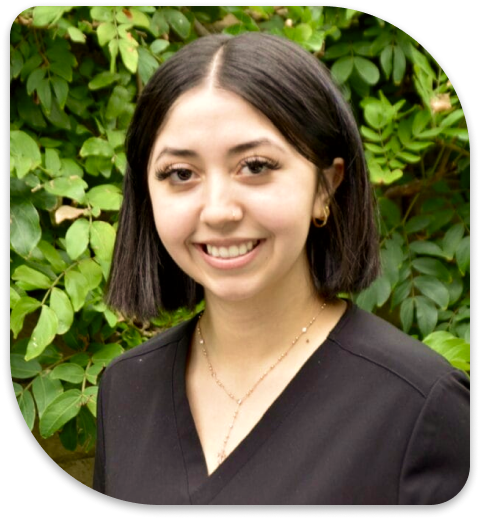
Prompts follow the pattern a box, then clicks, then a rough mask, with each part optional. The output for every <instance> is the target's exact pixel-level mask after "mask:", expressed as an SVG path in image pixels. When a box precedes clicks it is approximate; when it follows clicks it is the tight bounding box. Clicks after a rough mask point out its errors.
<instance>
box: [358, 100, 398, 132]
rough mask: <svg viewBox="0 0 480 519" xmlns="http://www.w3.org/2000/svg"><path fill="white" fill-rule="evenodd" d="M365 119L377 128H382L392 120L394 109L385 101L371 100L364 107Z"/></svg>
mask: <svg viewBox="0 0 480 519" xmlns="http://www.w3.org/2000/svg"><path fill="white" fill-rule="evenodd" d="M364 115H365V120H366V121H367V123H368V124H369V125H370V126H371V127H372V128H375V129H376V130H379V129H382V128H384V127H385V126H387V125H388V124H390V123H391V122H392V119H393V111H392V110H391V109H387V108H386V106H385V105H384V104H383V103H380V102H376V101H375V102H370V103H368V104H367V105H366V106H365V109H364Z"/></svg>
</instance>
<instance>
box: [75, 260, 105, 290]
mask: <svg viewBox="0 0 480 519" xmlns="http://www.w3.org/2000/svg"><path fill="white" fill-rule="evenodd" d="M78 268H79V270H80V272H81V273H82V274H83V276H84V277H85V280H86V282H87V286H88V289H89V290H93V289H95V288H97V287H98V285H99V284H100V282H101V281H102V268H101V267H100V265H99V264H98V263H97V262H96V261H95V260H93V259H91V258H88V259H84V260H82V261H80V263H79V264H78Z"/></svg>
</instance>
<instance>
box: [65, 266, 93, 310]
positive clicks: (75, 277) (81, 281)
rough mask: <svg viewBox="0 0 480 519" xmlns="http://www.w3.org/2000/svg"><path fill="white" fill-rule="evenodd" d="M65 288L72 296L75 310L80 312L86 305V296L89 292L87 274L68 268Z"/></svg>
mask: <svg viewBox="0 0 480 519" xmlns="http://www.w3.org/2000/svg"><path fill="white" fill-rule="evenodd" d="M65 290H66V291H67V294H68V295H69V296H70V300H71V301H72V305H73V309H74V311H75V312H78V310H80V308H82V306H83V305H84V303H85V298H86V297H87V294H88V292H89V288H88V283H87V280H86V279H85V276H84V275H83V274H81V273H80V272H77V271H75V270H73V269H72V270H68V271H67V272H66V273H65Z"/></svg>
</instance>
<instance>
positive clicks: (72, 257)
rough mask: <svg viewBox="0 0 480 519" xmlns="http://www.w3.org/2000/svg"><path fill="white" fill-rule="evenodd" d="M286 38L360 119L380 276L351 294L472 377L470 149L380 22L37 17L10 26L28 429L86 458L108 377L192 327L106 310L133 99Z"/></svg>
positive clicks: (174, 317)
mask: <svg viewBox="0 0 480 519" xmlns="http://www.w3.org/2000/svg"><path fill="white" fill-rule="evenodd" d="M258 30H261V31H265V32H270V33H272V34H278V35H281V36H284V37H286V38H290V39H292V40H294V41H296V42H297V43H298V44H300V45H302V46H303V47H304V48H306V49H307V50H309V51H310V52H312V53H314V54H315V55H316V56H317V57H318V58H319V59H321V60H322V61H323V62H324V63H325V64H326V65H327V66H328V67H329V68H330V69H331V71H332V74H333V76H334V77H335V78H336V80H337V81H338V83H339V84H340V85H341V87H342V89H343V91H344V94H345V96H346V97H347V98H349V99H350V101H351V103H352V106H353V109H354V112H355V115H356V118H357V121H358V123H359V126H360V129H361V133H362V136H363V138H364V145H365V150H366V154H367V159H368V164H369V169H370V174H371V179H372V182H373V183H374V185H375V186H376V192H377V198H378V202H379V225H380V228H381V233H382V243H381V247H382V249H381V253H382V265H383V275H382V276H381V277H380V278H379V279H378V280H377V281H376V282H375V283H374V284H373V285H372V286H371V287H370V288H369V289H367V290H366V291H364V292H363V293H361V294H357V295H355V296H354V299H355V301H356V302H357V304H358V305H360V306H361V307H363V308H365V309H367V310H369V311H373V312H375V313H378V314H379V315H381V316H382V317H383V318H385V319H387V320H389V321H390V322H392V323H393V324H395V325H396V326H398V327H400V328H402V329H403V330H404V331H405V332H407V333H409V334H411V335H413V336H415V337H418V338H419V339H420V340H423V341H424V342H426V343H427V344H428V345H429V346H431V347H432V348H434V349H436V350H437V351H439V352H440V353H441V354H443V355H444V356H445V357H446V358H447V359H448V360H449V361H450V362H451V363H452V364H453V365H454V366H456V367H458V368H460V369H463V370H465V371H467V372H469V369H470V368H469V342H470V325H469V316H470V300H469V295H470V277H469V275H470V264H469V259H470V238H469V235H470V230H469V227H470V226H469V200H470V197H469V163H470V161H469V156H470V154H469V139H468V132H467V128H466V123H465V118H464V115H463V111H462V109H461V106H460V102H459V100H458V97H457V96H456V93H455V91H454V89H453V86H452V85H451V83H450V82H449V80H448V78H447V77H446V75H445V74H444V73H443V71H442V70H441V69H440V67H439V66H438V64H437V63H436V62H435V60H434V59H433V58H432V57H431V56H430V55H429V54H428V52H427V51H426V50H425V49H423V48H422V47H420V46H419V45H418V43H417V42H415V41H414V40H413V39H412V38H410V37H409V36H408V35H406V34H405V33H403V32H402V31H400V30H399V29H397V28H396V27H394V26H393V25H390V24H388V23H386V22H384V21H382V20H380V19H378V18H375V17H373V16H370V15H367V14H364V13H362V12H359V11H354V10H348V9H343V8H333V7H326V8H322V7H279V8H274V7H248V8H247V7H161V8H155V7H132V8H127V7H96V6H95V7H35V8H31V9H28V10H26V11H25V12H23V13H22V14H21V15H20V16H18V17H17V19H16V20H15V22H14V24H13V26H12V29H11V149H10V153H11V173H10V175H11V179H10V194H11V209H10V222H11V235H10V243H11V263H10V265H11V288H10V306H11V309H12V312H11V331H12V345H11V367H12V377H13V381H14V382H13V383H14V389H15V393H16V395H17V399H18V402H19V405H20V408H21V410H22V413H23V416H24V418H25V420H26V422H27V424H28V426H29V427H30V429H33V427H34V426H35V427H36V428H38V431H39V434H40V435H41V436H42V437H43V438H49V437H52V436H55V437H57V436H58V438H59V439H60V441H61V443H62V445H63V448H65V449H67V450H69V451H73V450H77V451H78V450H82V451H84V452H87V453H91V452H92V448H93V447H94V444H95V407H96V394H97V389H98V382H99V379H100V377H101V374H102V371H103V369H104V368H105V366H106V365H107V364H108V363H109V362H110V361H111V360H112V359H113V358H115V357H116V356H118V355H119V354H121V353H122V352H123V351H125V350H127V349H130V348H132V347H135V346H136V345H138V344H140V343H141V342H143V341H145V340H147V339H148V338H149V337H151V336H152V335H154V334H155V333H158V331H159V330H161V329H163V328H166V327H169V326H172V325H174V324H176V323H177V322H179V321H180V320H183V319H185V318H188V317H190V314H189V313H188V312H186V311H179V312H176V313H174V314H162V315H159V317H158V318H157V319H154V320H153V321H152V322H149V323H139V322H132V321H129V320H127V319H125V318H123V317H122V316H120V315H117V314H116V313H114V312H112V311H111V310H110V309H108V308H107V307H106V306H105V304H104V303H103V288H104V285H105V280H106V278H107V276H108V270H109V266H110V261H111V253H112V248H113V242H114V239H115V226H116V221H117V213H118V209H119V207H120V204H121V200H122V195H121V185H122V179H123V171H124V168H125V154H124V149H123V144H124V137H125V132H126V128H127V126H128V122H129V120H130V117H131V115H132V112H133V109H134V106H135V99H136V97H137V95H138V93H139V92H140V91H141V89H142V87H143V85H144V84H145V82H146V81H147V80H148V79H149V77H150V76H151V75H152V74H153V72H154V70H155V69H156V68H157V67H158V66H159V65H160V64H161V63H162V62H163V61H165V60H166V59H168V58H169V56H171V55H172V54H173V53H175V52H176V51H177V50H178V49H179V48H181V47H182V46H183V45H185V44H186V43H188V42H189V41H191V40H193V39H195V38H197V37H201V36H204V35H206V34H209V33H215V32H227V33H230V34H239V33H241V32H243V31H258Z"/></svg>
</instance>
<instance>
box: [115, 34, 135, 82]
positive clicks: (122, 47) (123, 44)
mask: <svg viewBox="0 0 480 519" xmlns="http://www.w3.org/2000/svg"><path fill="white" fill-rule="evenodd" d="M137 46H138V44H137V42H136V41H135V40H133V41H132V40H119V42H118V50H119V51H120V56H121V57H122V61H123V64H124V65H125V67H126V68H127V70H129V71H130V72H131V73H132V74H135V73H136V72H137V68H138V50H137V48H136V47H137Z"/></svg>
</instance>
